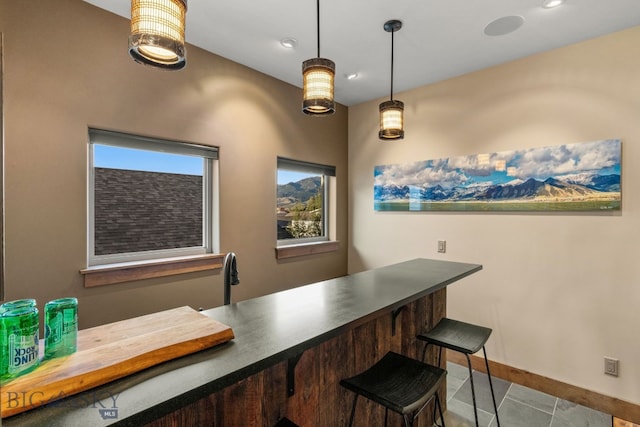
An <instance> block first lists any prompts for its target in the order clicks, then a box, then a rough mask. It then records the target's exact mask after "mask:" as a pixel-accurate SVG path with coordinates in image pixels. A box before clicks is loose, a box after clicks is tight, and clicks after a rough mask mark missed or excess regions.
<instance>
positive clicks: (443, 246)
mask: <svg viewBox="0 0 640 427" xmlns="http://www.w3.org/2000/svg"><path fill="white" fill-rule="evenodd" d="M438 252H439V253H441V254H443V253H445V252H447V241H446V240H438Z"/></svg>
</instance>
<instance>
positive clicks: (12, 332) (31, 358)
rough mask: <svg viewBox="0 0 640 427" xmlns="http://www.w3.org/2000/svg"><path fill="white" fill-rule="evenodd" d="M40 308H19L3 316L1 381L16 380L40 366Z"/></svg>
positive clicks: (0, 333) (0, 317)
mask: <svg viewBox="0 0 640 427" xmlns="http://www.w3.org/2000/svg"><path fill="white" fill-rule="evenodd" d="M39 326H40V323H39V320H38V309H37V308H36V307H19V308H13V309H9V310H6V311H4V312H2V313H1V314H0V352H1V353H2V355H1V356H2V357H1V358H0V359H1V361H0V380H8V379H13V378H15V377H17V376H19V375H23V374H26V373H27V372H30V371H32V370H34V369H35V368H37V367H38V365H39V364H40V359H39V355H38V350H39V348H38V329H39Z"/></svg>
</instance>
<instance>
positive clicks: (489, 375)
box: [482, 346, 500, 427]
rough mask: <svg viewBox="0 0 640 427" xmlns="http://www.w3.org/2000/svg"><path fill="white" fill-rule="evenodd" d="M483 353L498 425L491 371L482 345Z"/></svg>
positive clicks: (497, 419) (498, 419)
mask: <svg viewBox="0 0 640 427" xmlns="http://www.w3.org/2000/svg"><path fill="white" fill-rule="evenodd" d="M482 352H483V353H484V364H485V366H486V367H487V377H489V387H490V388H491V398H492V399H493V409H494V410H495V411H496V423H497V424H498V427H500V418H498V406H497V405H496V395H495V394H494V393H493V382H492V381H491V372H490V371H489V361H488V360H487V351H486V350H485V349H484V346H482Z"/></svg>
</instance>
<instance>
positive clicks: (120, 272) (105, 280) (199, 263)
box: [80, 254, 224, 288]
mask: <svg viewBox="0 0 640 427" xmlns="http://www.w3.org/2000/svg"><path fill="white" fill-rule="evenodd" d="M223 257H224V255H223V254H208V255H196V256H190V257H177V258H172V259H165V260H156V261H141V262H134V263H122V264H113V265H108V266H96V267H89V268H85V269H83V270H80V274H82V275H83V276H84V287H85V288H92V287H95V286H103V285H113V284H116V283H124V282H130V281H133V280H142V279H152V278H154V277H165V276H173V275H176V274H185V273H194V272H197V271H206V270H216V269H220V268H222V260H223Z"/></svg>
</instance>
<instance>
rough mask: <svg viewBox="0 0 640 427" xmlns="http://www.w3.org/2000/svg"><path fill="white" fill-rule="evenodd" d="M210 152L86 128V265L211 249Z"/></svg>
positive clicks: (213, 175) (213, 173)
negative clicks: (87, 201) (87, 192)
mask: <svg viewBox="0 0 640 427" xmlns="http://www.w3.org/2000/svg"><path fill="white" fill-rule="evenodd" d="M217 159H218V150H217V148H215V147H208V146H201V145H195V144H187V143H180V142H173V141H166V140H160V139H153V138H145V137H140V136H134V135H126V134H122V133H116V132H109V131H103V130H96V129H90V130H89V209H88V211H89V220H88V223H89V230H88V259H89V266H94V265H104V264H113V263H121V262H129V261H142V260H156V259H164V258H172V257H179V256H188V255H199V254H206V253H212V252H213V251H214V250H217V232H215V231H217V225H216V224H217V214H216V211H215V206H216V204H215V201H216V200H217V197H216V194H217Z"/></svg>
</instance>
